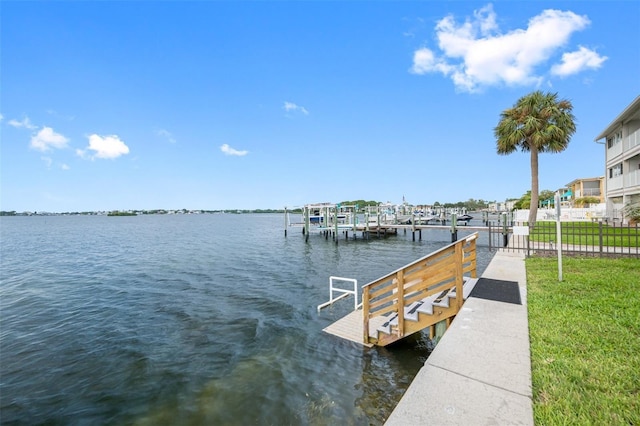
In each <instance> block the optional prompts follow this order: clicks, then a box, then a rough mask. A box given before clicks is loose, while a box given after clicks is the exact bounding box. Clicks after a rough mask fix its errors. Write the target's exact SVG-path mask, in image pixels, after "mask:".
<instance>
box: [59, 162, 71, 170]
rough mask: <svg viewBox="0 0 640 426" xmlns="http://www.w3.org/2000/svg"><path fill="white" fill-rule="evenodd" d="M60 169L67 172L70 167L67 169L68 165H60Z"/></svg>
mask: <svg viewBox="0 0 640 426" xmlns="http://www.w3.org/2000/svg"><path fill="white" fill-rule="evenodd" d="M60 168H61V169H62V170H69V169H70V168H71V167H69V166H68V165H66V164H64V163H63V164H61V165H60Z"/></svg>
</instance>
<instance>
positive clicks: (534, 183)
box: [529, 144, 540, 228]
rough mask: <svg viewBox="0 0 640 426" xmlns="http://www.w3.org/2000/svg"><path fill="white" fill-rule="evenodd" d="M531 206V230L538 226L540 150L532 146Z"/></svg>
mask: <svg viewBox="0 0 640 426" xmlns="http://www.w3.org/2000/svg"><path fill="white" fill-rule="evenodd" d="M530 151H531V205H530V206H529V226H530V227H531V228H533V227H534V225H535V224H536V217H537V216H538V198H539V192H540V191H539V190H538V149H537V148H536V147H535V146H533V144H531V146H530Z"/></svg>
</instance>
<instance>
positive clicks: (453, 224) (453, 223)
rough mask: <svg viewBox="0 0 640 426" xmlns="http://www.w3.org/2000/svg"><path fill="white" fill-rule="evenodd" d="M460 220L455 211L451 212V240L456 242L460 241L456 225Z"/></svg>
mask: <svg viewBox="0 0 640 426" xmlns="http://www.w3.org/2000/svg"><path fill="white" fill-rule="evenodd" d="M457 222H458V215H457V214H455V213H452V214H451V242H452V243H455V242H456V241H458V228H457V227H456V225H457Z"/></svg>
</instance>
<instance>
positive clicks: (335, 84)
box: [0, 1, 640, 212]
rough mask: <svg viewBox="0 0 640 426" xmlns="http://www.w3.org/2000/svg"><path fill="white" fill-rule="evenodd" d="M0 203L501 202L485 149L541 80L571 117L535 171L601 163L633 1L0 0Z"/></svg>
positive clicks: (55, 207)
mask: <svg viewBox="0 0 640 426" xmlns="http://www.w3.org/2000/svg"><path fill="white" fill-rule="evenodd" d="M0 16H1V29H0V31H1V33H0V35H1V51H0V55H1V57H0V58H1V61H2V62H1V68H0V114H1V117H2V119H1V120H0V132H1V133H0V137H1V152H0V154H1V168H2V170H1V187H0V190H1V192H0V209H2V210H16V211H27V210H28V211H51V212H68V211H88V210H114V209H155V208H168V209H181V208H186V209H236V208H237V209H254V208H282V207H284V206H288V207H293V206H301V205H303V204H306V203H315V202H339V201H343V200H351V199H367V200H378V201H385V202H386V201H389V202H393V203H400V202H402V198H403V196H404V197H405V198H406V200H407V201H408V202H410V203H413V204H422V203H429V204H430V203H434V202H436V201H438V202H440V203H445V202H456V201H464V200H467V199H469V198H475V199H484V200H488V201H493V200H498V201H503V200H505V199H507V198H518V197H520V196H521V195H522V194H524V193H525V192H526V191H527V190H528V189H529V188H530V179H531V178H530V169H529V156H528V154H526V153H520V152H518V153H514V154H511V155H508V156H499V155H498V154H497V153H496V147H495V139H494V137H493V128H494V127H495V126H496V124H497V123H498V120H499V115H500V112H501V111H503V110H504V109H506V108H508V107H510V106H512V105H513V104H514V103H515V102H516V101H517V99H518V98H520V97H521V96H523V95H525V94H527V93H530V92H532V91H534V90H544V91H551V92H557V93H558V95H559V97H560V98H563V99H569V100H571V101H572V103H573V105H574V111H573V112H574V114H575V116H576V119H577V132H576V133H575V135H574V136H573V138H572V140H571V143H570V145H569V148H568V149H567V150H566V151H564V152H563V153H561V154H543V155H542V156H541V158H540V188H541V189H551V190H555V189H558V188H560V187H563V186H564V185H565V184H567V183H569V182H570V181H572V180H574V179H576V178H585V177H595V176H601V175H604V148H603V146H602V145H599V144H596V143H595V142H594V138H595V137H596V136H597V135H598V133H600V131H602V130H603V129H604V128H605V127H606V126H607V125H608V124H609V123H610V122H611V121H612V120H613V119H614V118H615V117H616V116H617V115H618V114H619V113H620V112H621V111H622V110H623V109H624V108H625V107H626V106H627V105H628V104H629V103H630V102H631V101H632V100H633V99H634V98H635V97H636V96H637V95H638V94H639V93H640V38H639V37H638V33H637V25H638V22H640V3H638V2H633V1H580V2H578V1H569V2H546V1H526V2H517V1H497V2H493V3H490V2H467V1H453V2H436V1H404V2H395V1H377V2H365V1H350V2H346V1H345V2H343V1H339V2H338V1H334V2H319V1H317V2H314V1H305V2H293V1H274V2H270V1H261V2H221V1H220V2H218V1H209V2H208V1H199V2H171V1H163V2H153V1H139V2H134V1H129V2H103V1H96V2H37V1H29V2H18V1H15V2H14V1H2V3H1V4H0Z"/></svg>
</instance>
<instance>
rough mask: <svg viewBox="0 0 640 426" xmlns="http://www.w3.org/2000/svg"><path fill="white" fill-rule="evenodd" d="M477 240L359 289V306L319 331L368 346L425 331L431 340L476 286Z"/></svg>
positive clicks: (469, 239)
mask: <svg viewBox="0 0 640 426" xmlns="http://www.w3.org/2000/svg"><path fill="white" fill-rule="evenodd" d="M476 239H477V233H475V234H473V235H471V236H469V237H467V238H466V239H464V240H459V241H456V242H454V243H451V244H449V245H448V246H446V247H444V248H442V249H440V250H437V251H435V252H433V253H431V254H429V255H427V256H425V257H422V258H420V259H418V260H416V261H414V262H412V263H410V264H408V265H407V266H404V267H403V268H400V269H398V270H396V271H394V272H392V273H390V274H387V275H385V276H384V277H381V278H379V279H377V280H375V281H372V282H370V283H369V284H367V285H365V286H363V287H362V308H359V309H355V310H354V311H353V312H351V313H349V314H348V315H346V316H344V317H343V318H341V319H339V320H338V321H336V322H334V323H333V324H331V325H329V326H328V327H326V328H325V329H324V330H323V331H325V332H327V333H329V334H333V335H335V336H338V337H340V338H343V339H346V340H349V341H351V342H355V343H359V344H362V345H364V346H367V347H371V346H373V345H377V346H386V345H388V344H390V343H393V342H395V341H398V340H400V339H403V338H404V337H406V336H409V335H411V334H413V333H416V332H418V331H421V330H424V329H426V328H430V336H432V337H433V335H434V334H435V326H436V324H438V323H443V324H446V326H448V325H449V324H450V323H451V320H452V319H453V317H455V316H456V314H457V313H458V312H459V310H460V309H461V308H462V304H463V302H464V300H465V299H466V298H467V297H468V295H469V293H470V292H471V290H472V289H473V286H475V284H476V282H477V276H476ZM332 297H333V296H332ZM333 300H338V298H336V299H333ZM324 305H325V306H326V304H324ZM319 309H320V307H319ZM365 330H366V331H365Z"/></svg>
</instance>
